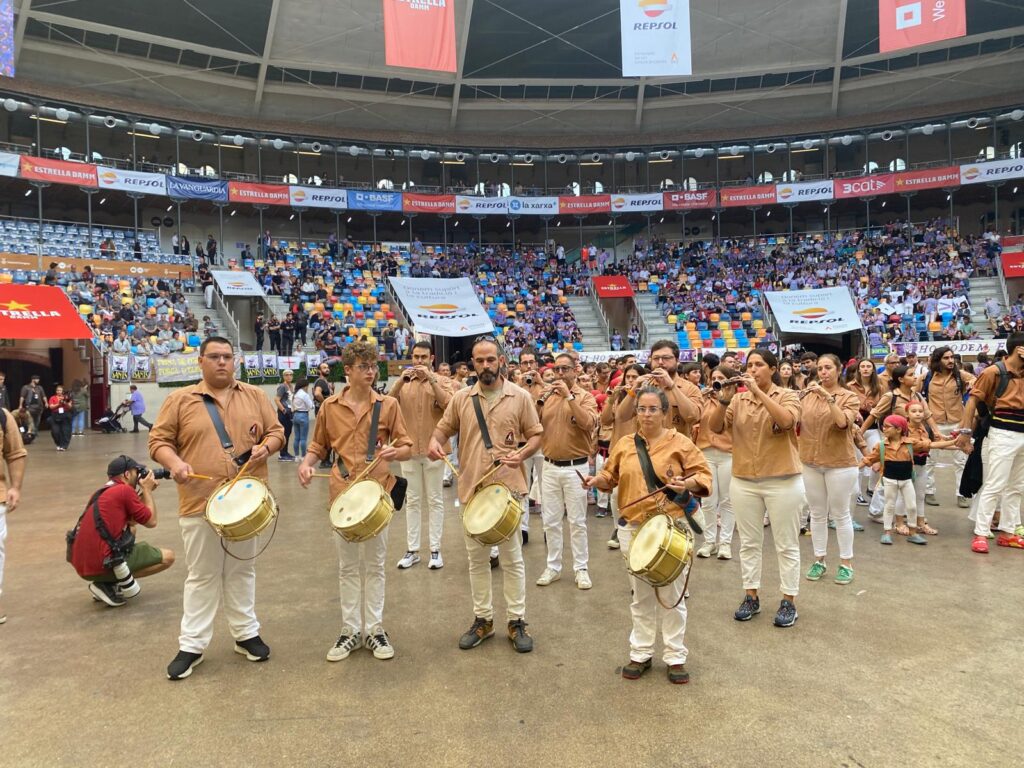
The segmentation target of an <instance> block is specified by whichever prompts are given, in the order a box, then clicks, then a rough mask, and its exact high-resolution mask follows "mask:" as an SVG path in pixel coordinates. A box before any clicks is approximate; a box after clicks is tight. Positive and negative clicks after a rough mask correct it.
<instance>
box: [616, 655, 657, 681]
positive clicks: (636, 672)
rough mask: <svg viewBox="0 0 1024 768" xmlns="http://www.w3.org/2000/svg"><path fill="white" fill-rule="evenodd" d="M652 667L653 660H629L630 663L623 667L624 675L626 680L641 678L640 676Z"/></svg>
mask: <svg viewBox="0 0 1024 768" xmlns="http://www.w3.org/2000/svg"><path fill="white" fill-rule="evenodd" d="M650 668H651V660H650V659H647V660H646V661H633V660H632V659H630V660H629V663H628V664H626V665H624V666H623V667H622V677H623V678H624V679H626V680H639V679H640V676H641V675H642V674H643V673H644V672H646V671H647V670H648V669H650Z"/></svg>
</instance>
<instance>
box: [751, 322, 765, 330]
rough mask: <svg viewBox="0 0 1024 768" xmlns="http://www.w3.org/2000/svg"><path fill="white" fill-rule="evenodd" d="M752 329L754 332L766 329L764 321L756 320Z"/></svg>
mask: <svg viewBox="0 0 1024 768" xmlns="http://www.w3.org/2000/svg"><path fill="white" fill-rule="evenodd" d="M752 327H753V328H754V330H759V329H761V328H764V320H754V322H753V324H752Z"/></svg>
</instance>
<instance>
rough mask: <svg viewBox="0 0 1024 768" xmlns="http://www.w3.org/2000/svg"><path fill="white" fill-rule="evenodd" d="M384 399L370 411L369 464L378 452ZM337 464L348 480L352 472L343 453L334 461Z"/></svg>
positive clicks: (367, 454)
mask: <svg viewBox="0 0 1024 768" xmlns="http://www.w3.org/2000/svg"><path fill="white" fill-rule="evenodd" d="M382 404H383V401H382V400H378V401H376V402H375V403H374V404H373V410H372V411H371V412H370V432H369V434H368V435H367V437H366V463H367V464H369V463H370V462H372V461H373V457H374V456H375V455H376V454H377V430H378V429H379V428H380V412H381V408H382ZM334 464H335V466H336V467H337V468H338V472H339V473H341V476H342V477H343V478H345V479H346V480H348V478H349V475H350V474H351V473H350V472H349V471H348V467H347V466H345V460H344V459H343V458H341V454H340V453H339V454H338V457H337V459H335V461H334Z"/></svg>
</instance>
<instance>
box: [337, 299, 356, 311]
mask: <svg viewBox="0 0 1024 768" xmlns="http://www.w3.org/2000/svg"><path fill="white" fill-rule="evenodd" d="M350 309H352V305H351V304H342V303H341V302H340V301H336V302H335V303H334V311H335V312H348V311H349V310H350Z"/></svg>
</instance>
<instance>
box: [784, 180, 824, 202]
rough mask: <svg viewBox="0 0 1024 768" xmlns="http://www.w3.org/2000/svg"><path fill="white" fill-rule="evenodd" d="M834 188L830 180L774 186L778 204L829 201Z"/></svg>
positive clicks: (795, 182)
mask: <svg viewBox="0 0 1024 768" xmlns="http://www.w3.org/2000/svg"><path fill="white" fill-rule="evenodd" d="M834 196H835V188H834V187H833V185H832V181H831V180H825V181H794V182H789V183H788V184H777V185H776V186H775V197H776V199H777V200H778V201H779V202H780V203H811V202H814V201H815V200H831V199H832V198H833V197H834Z"/></svg>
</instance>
